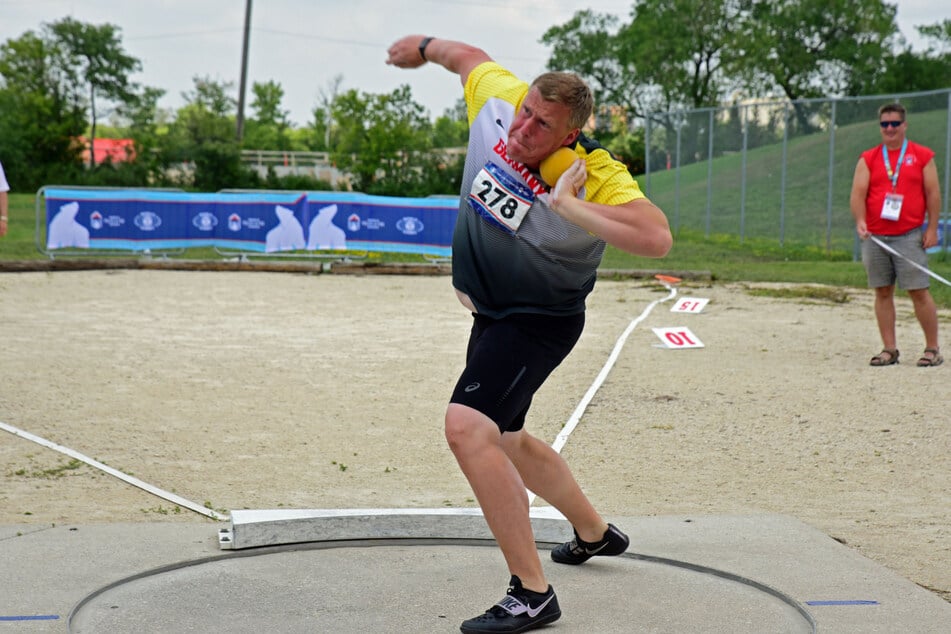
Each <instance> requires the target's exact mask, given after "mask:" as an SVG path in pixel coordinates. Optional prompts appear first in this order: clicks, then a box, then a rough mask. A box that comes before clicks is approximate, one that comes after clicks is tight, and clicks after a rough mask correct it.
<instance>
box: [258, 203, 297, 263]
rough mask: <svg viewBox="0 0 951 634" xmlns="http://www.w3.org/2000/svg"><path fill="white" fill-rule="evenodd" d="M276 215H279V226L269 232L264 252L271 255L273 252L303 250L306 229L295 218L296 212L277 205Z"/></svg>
mask: <svg viewBox="0 0 951 634" xmlns="http://www.w3.org/2000/svg"><path fill="white" fill-rule="evenodd" d="M274 213H276V214H277V219H278V225H277V226H276V227H274V228H273V229H271V230H270V231H268V232H267V238H266V239H265V243H264V250H265V251H267V252H268V253H271V252H272V251H293V250H294V249H303V248H304V246H305V244H306V242H305V241H304V227H303V226H301V223H300V221H299V220H298V219H297V218H295V217H294V210H293V209H288V208H287V207H284V206H282V205H276V206H275V207H274Z"/></svg>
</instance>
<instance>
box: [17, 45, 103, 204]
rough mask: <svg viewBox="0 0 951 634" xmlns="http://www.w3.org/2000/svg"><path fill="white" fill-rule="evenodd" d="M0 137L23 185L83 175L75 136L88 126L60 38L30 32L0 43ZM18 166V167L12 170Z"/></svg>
mask: <svg viewBox="0 0 951 634" xmlns="http://www.w3.org/2000/svg"><path fill="white" fill-rule="evenodd" d="M0 78H2V84H0V106H2V107H0V138H2V139H3V151H4V160H5V162H6V164H7V168H6V171H7V172H8V174H9V175H10V176H9V178H11V179H12V182H13V183H14V184H16V186H17V187H18V188H21V187H22V188H27V189H35V188H38V187H39V186H41V185H43V184H47V183H50V182H60V183H68V182H70V181H72V180H74V179H75V178H76V175H77V174H78V173H79V170H78V169H77V167H78V164H79V150H80V148H79V147H78V146H77V145H76V143H75V142H74V139H75V138H76V137H78V136H80V135H81V134H82V133H83V130H84V129H85V127H86V124H85V111H84V109H83V104H82V100H81V99H79V98H78V96H77V95H76V93H75V92H74V91H73V90H72V86H73V83H74V81H75V77H74V69H73V68H72V67H71V66H70V64H69V63H68V58H67V56H66V54H65V51H64V50H63V48H62V47H61V46H60V45H59V44H58V43H57V42H55V41H50V40H49V39H44V38H42V37H40V36H39V35H37V34H36V33H34V32H33V31H28V32H26V33H24V34H23V35H22V36H20V37H19V38H16V39H11V40H7V41H6V42H4V43H3V45H2V47H0ZM13 165H16V166H17V169H15V170H14V169H11V167H12V166H13Z"/></svg>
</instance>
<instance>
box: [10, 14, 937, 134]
mask: <svg viewBox="0 0 951 634" xmlns="http://www.w3.org/2000/svg"><path fill="white" fill-rule="evenodd" d="M245 1H246V0H121V1H118V0H0V42H4V41H6V40H8V39H11V38H17V37H20V36H21V35H23V33H25V32H26V31H29V30H34V31H38V30H39V28H40V27H41V25H42V24H43V23H47V22H55V21H57V20H59V19H61V18H64V17H66V16H72V17H73V18H75V19H76V20H79V21H80V22H84V23H88V24H96V25H101V24H105V23H109V24H113V25H116V26H118V27H119V28H120V29H121V35H122V43H123V46H124V48H125V51H126V52H127V53H128V54H130V55H132V56H133V57H136V58H138V59H139V60H140V61H141V62H142V66H143V69H142V72H141V73H139V74H137V75H136V76H135V77H134V80H135V81H137V82H139V83H141V84H144V85H148V86H154V87H156V88H161V89H163V90H165V91H166V95H165V97H164V98H163V99H162V100H161V101H160V105H161V106H162V107H165V108H177V107H179V106H181V105H182V104H183V103H184V100H183V99H182V96H181V95H182V93H183V92H187V91H190V90H191V89H192V87H193V81H192V80H193V78H194V77H196V76H201V77H210V78H212V79H214V80H218V81H225V82H233V85H234V92H233V95H234V96H235V97H236V96H237V93H238V86H239V80H240V75H241V42H242V36H243V28H244V14H245V6H246V5H245ZM897 5H898V26H899V29H900V30H901V32H902V34H903V35H904V36H905V37H906V38H907V39H908V40H909V41H910V42H911V43H912V44H915V43H919V42H920V41H919V40H917V31H916V30H915V29H914V27H915V26H916V25H922V24H934V23H936V22H941V21H943V20H946V19H949V18H951V2H948V0H898V2H897ZM582 6H584V5H580V4H579V3H578V2H577V1H576V0H519V1H518V2H513V1H512V0H484V1H476V0H402V1H401V2H391V1H390V0H253V4H252V16H251V25H252V26H251V38H250V54H249V63H248V97H247V100H248V104H250V102H251V100H252V96H251V92H250V86H251V84H252V83H253V82H266V81H270V80H273V81H275V82H278V83H279V84H280V85H281V86H282V87H283V89H284V94H285V99H284V108H285V109H286V110H289V111H290V118H291V120H292V121H293V122H294V123H295V124H296V125H298V126H299V125H304V124H306V123H308V122H309V121H310V120H311V114H310V113H311V112H312V110H313V108H314V106H315V105H316V104H317V103H318V101H319V98H320V95H321V93H322V92H323V93H325V94H326V93H328V91H329V88H330V86H331V84H332V82H333V79H334V77H336V76H338V75H339V76H341V77H342V78H343V80H342V82H341V89H342V90H348V89H350V88H355V89H357V90H360V91H362V92H367V93H374V94H379V93H389V92H391V91H393V90H394V89H396V88H397V87H399V86H400V85H401V84H409V85H410V86H411V88H412V94H413V97H414V99H415V100H416V101H417V102H419V103H421V104H423V105H424V106H425V107H426V108H428V109H429V111H430V114H431V115H433V116H435V115H440V114H442V113H443V111H445V110H446V109H447V108H450V107H452V106H453V105H454V104H455V102H456V100H457V99H458V98H459V97H460V96H461V88H460V86H459V84H458V82H457V80H456V79H455V78H454V77H453V76H452V75H451V74H449V73H448V72H447V71H445V70H444V69H442V68H439V67H435V66H426V67H423V68H421V69H417V70H400V69H396V68H394V67H391V66H387V65H386V64H385V63H384V62H385V60H386V49H387V47H388V46H389V44H390V43H391V42H392V41H393V40H395V39H397V38H398V37H400V36H402V35H405V34H411V33H420V34H427V35H433V36H436V37H443V38H449V39H455V40H463V41H466V42H469V43H471V44H474V45H477V46H480V47H481V48H483V49H485V50H486V51H487V52H488V53H489V54H490V55H491V56H492V57H493V58H495V59H496V60H498V61H499V62H501V63H503V64H504V65H506V66H508V67H509V68H510V69H512V70H513V71H514V72H515V73H516V74H518V75H519V76H521V77H523V78H524V79H526V80H528V79H531V78H532V77H534V76H535V75H537V74H538V73H540V72H542V71H544V70H545V62H546V60H547V59H548V55H549V51H548V49H547V47H545V46H543V45H541V44H540V43H539V39H540V38H541V36H542V34H543V33H544V32H545V31H546V30H548V29H549V28H550V27H551V26H554V25H559V24H563V23H565V22H567V21H568V19H570V18H571V16H572V15H574V13H575V12H576V11H577V10H579V8H581V7H582ZM631 6H632V2H631V1H630V0H628V1H622V0H604V1H602V2H598V3H597V6H596V9H595V10H596V11H597V12H599V13H611V14H615V15H618V16H620V17H621V18H622V21H626V20H627V19H628V18H629V13H630V7H631ZM246 114H247V116H251V110H250V107H249V108H248V110H246Z"/></svg>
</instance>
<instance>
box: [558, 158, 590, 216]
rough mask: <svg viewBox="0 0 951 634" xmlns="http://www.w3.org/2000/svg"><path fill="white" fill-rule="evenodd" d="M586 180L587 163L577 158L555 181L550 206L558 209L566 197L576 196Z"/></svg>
mask: <svg viewBox="0 0 951 634" xmlns="http://www.w3.org/2000/svg"><path fill="white" fill-rule="evenodd" d="M586 180H588V165H587V163H585V161H584V159H581V158H579V159H578V160H577V161H575V162H574V163H572V164H571V167H569V168H568V169H566V170H565V173H564V174H562V175H561V178H559V179H558V182H557V183H555V188H554V189H553V190H551V194H550V195H551V199H550V200H551V208H552V209H554V210H555V211H558V206H559V204H560V203H563V202H565V200H566V199H567V198H572V199H574V198H576V197H577V196H578V192H580V191H581V188H582V187H584V184H585V181H586Z"/></svg>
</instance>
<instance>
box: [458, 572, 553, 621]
mask: <svg viewBox="0 0 951 634" xmlns="http://www.w3.org/2000/svg"><path fill="white" fill-rule="evenodd" d="M559 617H561V608H559V607H558V597H556V596H555V591H554V590H553V589H552V587H551V586H548V592H534V591H532V590H526V589H525V588H523V587H522V580H521V579H519V578H518V577H516V576H515V575H512V580H511V581H509V589H508V592H506V593H505V597H504V598H503V599H502V600H501V601H499V602H498V603H496V604H495V605H493V606H492V607H491V608H489V609H488V610H486V612H485V614H482V615H480V616H477V617H475V618H472V619H469V620H468V621H463V622H462V627H460V628H459V629H460V630H462V631H463V632H465V633H466V634H478V633H480V632H482V633H485V632H527V631H529V630H534V629H535V628H537V627H542V626H543V625H547V624H548V623H554V622H555V621H557V620H558V619H559Z"/></svg>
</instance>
